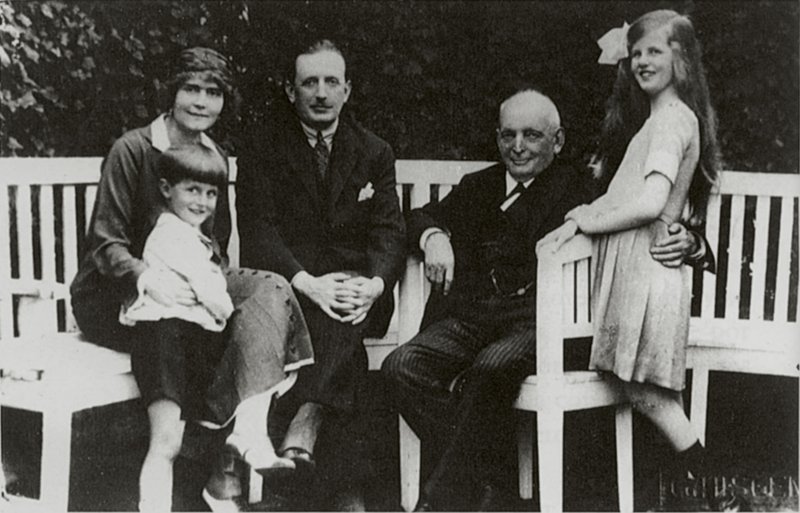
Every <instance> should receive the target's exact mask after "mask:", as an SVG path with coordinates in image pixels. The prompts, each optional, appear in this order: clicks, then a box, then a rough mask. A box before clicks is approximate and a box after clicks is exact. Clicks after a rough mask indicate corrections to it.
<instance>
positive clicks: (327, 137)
mask: <svg viewBox="0 0 800 513" xmlns="http://www.w3.org/2000/svg"><path fill="white" fill-rule="evenodd" d="M300 126H302V127H303V133H305V134H306V139H308V144H309V145H311V147H312V148H313V147H315V146H316V145H317V130H316V129H314V128H311V127H310V126H308V125H306V124H305V123H303V122H302V121H301V122H300ZM337 128H339V118H336V119H335V120H334V121H333V123H331V126H329V127H328V128H326V129H324V130H321V132H322V139H323V140H324V141H325V144H326V145H327V146H328V149H329V150H330V149H333V136H334V135H335V134H336V129H337Z"/></svg>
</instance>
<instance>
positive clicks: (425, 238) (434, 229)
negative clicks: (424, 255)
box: [419, 226, 449, 252]
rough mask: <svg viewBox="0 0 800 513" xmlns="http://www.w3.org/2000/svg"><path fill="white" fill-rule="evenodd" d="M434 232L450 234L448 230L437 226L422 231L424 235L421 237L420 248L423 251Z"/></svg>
mask: <svg viewBox="0 0 800 513" xmlns="http://www.w3.org/2000/svg"><path fill="white" fill-rule="evenodd" d="M434 233H443V234H445V235H448V233H447V232H446V231H444V230H442V229H441V228H437V227H435V226H432V227H430V228H428V229H427V230H425V231H424V232H422V235H421V236H420V238H419V249H420V251H423V252H424V251H425V243H426V242H428V237H430V236H431V235H433V234H434ZM448 236H449V235H448Z"/></svg>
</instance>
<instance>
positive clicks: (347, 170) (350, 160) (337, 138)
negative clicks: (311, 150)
mask: <svg viewBox="0 0 800 513" xmlns="http://www.w3.org/2000/svg"><path fill="white" fill-rule="evenodd" d="M353 138H354V134H353V132H352V129H351V128H350V126H348V124H347V122H345V121H344V120H341V121H340V123H339V128H338V129H337V130H336V135H334V137H333V151H331V159H330V163H329V165H328V176H327V182H328V191H329V193H328V211H329V212H331V211H333V209H334V208H335V206H336V201H337V200H338V199H339V196H340V195H341V194H342V191H343V190H344V185H345V184H346V183H347V180H348V179H349V178H350V175H351V174H352V173H353V170H354V169H355V167H356V166H355V165H356V160H357V159H358V154H357V152H356V144H355V143H354V140H353Z"/></svg>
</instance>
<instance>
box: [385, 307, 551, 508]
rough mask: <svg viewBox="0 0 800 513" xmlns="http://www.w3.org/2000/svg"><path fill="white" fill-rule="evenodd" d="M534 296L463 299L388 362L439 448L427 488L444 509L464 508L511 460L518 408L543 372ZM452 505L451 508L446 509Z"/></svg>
mask: <svg viewBox="0 0 800 513" xmlns="http://www.w3.org/2000/svg"><path fill="white" fill-rule="evenodd" d="M535 322H536V321H535V298H534V297H533V294H530V295H528V296H523V297H515V298H508V297H490V298H487V299H482V300H473V301H467V302H463V303H462V304H460V305H458V307H456V308H451V309H450V313H449V314H448V316H446V317H444V318H442V319H440V320H437V321H434V322H432V323H431V324H430V325H428V326H426V327H424V328H423V329H422V331H421V332H420V333H419V334H418V335H417V336H416V337H414V338H413V339H411V340H410V341H409V342H408V343H406V344H403V345H402V346H400V347H398V348H397V349H396V350H395V351H393V352H392V353H391V354H390V355H389V356H388V357H387V358H386V360H385V361H384V363H383V367H382V372H383V374H384V376H385V377H386V378H387V380H388V381H389V383H390V386H391V388H392V391H393V393H394V396H395V400H396V405H397V407H398V409H399V410H400V413H402V414H403V417H404V418H405V419H406V421H407V422H408V423H409V425H410V426H411V427H412V429H414V431H415V432H416V433H417V435H418V436H419V437H420V438H421V440H422V442H423V446H426V445H427V446H429V447H434V448H435V449H438V452H439V454H437V455H435V456H434V461H433V465H432V471H431V472H430V474H429V476H428V477H427V479H425V482H424V485H423V488H422V491H423V494H425V495H426V497H427V498H428V499H429V500H432V501H433V504H436V505H437V506H440V507H447V506H448V505H449V506H452V508H453V509H463V508H467V507H469V504H458V503H457V502H454V501H464V500H469V496H470V494H471V493H472V492H474V491H476V490H479V489H480V487H481V486H483V485H485V484H490V483H492V481H493V477H494V476H495V475H497V469H498V468H499V467H502V466H503V465H505V464H506V463H507V461H506V460H507V457H506V453H507V452H508V447H501V446H500V445H507V444H508V441H509V440H513V433H514V426H515V422H514V413H513V410H512V408H511V406H512V404H513V401H514V400H515V399H516V395H517V393H518V391H519V386H520V383H521V382H522V380H524V379H525V377H526V376H528V375H530V374H531V373H533V372H535V369H536V354H535V353H536V346H535V333H536V330H535V327H536V324H535ZM447 509H450V508H449V507H447Z"/></svg>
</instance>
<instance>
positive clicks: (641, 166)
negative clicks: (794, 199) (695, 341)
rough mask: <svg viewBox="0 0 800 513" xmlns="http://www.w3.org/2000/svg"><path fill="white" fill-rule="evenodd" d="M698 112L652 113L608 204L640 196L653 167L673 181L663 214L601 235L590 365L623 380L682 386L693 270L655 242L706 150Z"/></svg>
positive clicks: (674, 105) (681, 107)
mask: <svg viewBox="0 0 800 513" xmlns="http://www.w3.org/2000/svg"><path fill="white" fill-rule="evenodd" d="M699 134H700V132H699V127H698V122H697V118H696V116H695V115H694V113H693V112H692V110H691V109H690V108H689V107H688V106H686V105H685V104H684V103H683V102H681V101H679V100H675V101H673V102H671V103H669V104H666V105H664V106H662V107H660V108H659V109H658V110H656V111H654V112H652V113H651V114H650V117H649V118H648V119H647V120H646V121H645V123H644V124H643V125H642V128H641V129H640V130H639V132H637V134H636V135H635V136H634V137H633V139H631V142H630V143H629V144H628V148H627V150H626V152H625V156H624V158H623V160H622V163H621V164H620V166H619V169H618V170H617V173H616V174H615V175H614V178H613V179H612V181H611V183H610V185H609V187H608V191H607V193H606V195H605V197H604V199H602V200H600V201H602V202H603V203H606V202H608V204H609V205H611V206H613V205H621V204H624V203H625V202H627V201H631V200H632V199H633V198H636V197H638V196H639V195H641V193H642V190H643V188H644V181H645V178H646V177H647V176H648V175H649V174H650V173H653V172H656V173H660V174H662V175H664V176H666V177H667V178H668V179H669V181H670V182H671V183H672V189H671V190H670V194H669V199H668V200H667V205H666V206H665V208H664V210H663V211H662V213H661V215H660V216H659V219H657V220H656V221H653V222H652V223H650V224H647V225H645V226H641V227H638V228H632V229H629V230H625V231H620V232H616V233H610V234H604V235H601V236H597V237H595V242H594V254H593V259H594V262H595V280H594V289H593V296H592V306H593V309H592V311H593V322H594V341H593V343H592V352H591V359H590V363H589V368H590V369H594V370H601V371H608V372H613V373H614V374H615V375H616V376H618V377H619V378H620V379H622V380H624V381H636V382H642V383H652V384H654V385H658V386H660V387H664V388H669V389H673V390H682V389H683V388H684V385H685V383H684V377H685V373H686V341H687V336H688V331H689V314H690V304H691V275H690V270H689V269H688V268H687V267H686V266H685V265H682V266H681V267H679V268H668V267H665V266H663V265H662V264H660V263H658V262H656V261H655V260H653V258H652V257H651V255H650V251H649V250H650V247H651V246H652V245H653V243H654V242H655V241H656V240H658V239H660V238H662V237H664V236H666V234H667V226H668V225H669V224H671V223H672V222H674V221H677V220H680V219H681V215H682V213H683V211H684V205H685V204H686V197H687V194H688V190H689V185H690V183H691V180H692V176H693V174H694V170H695V167H696V166H697V162H698V159H699V155H700V135H699Z"/></svg>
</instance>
